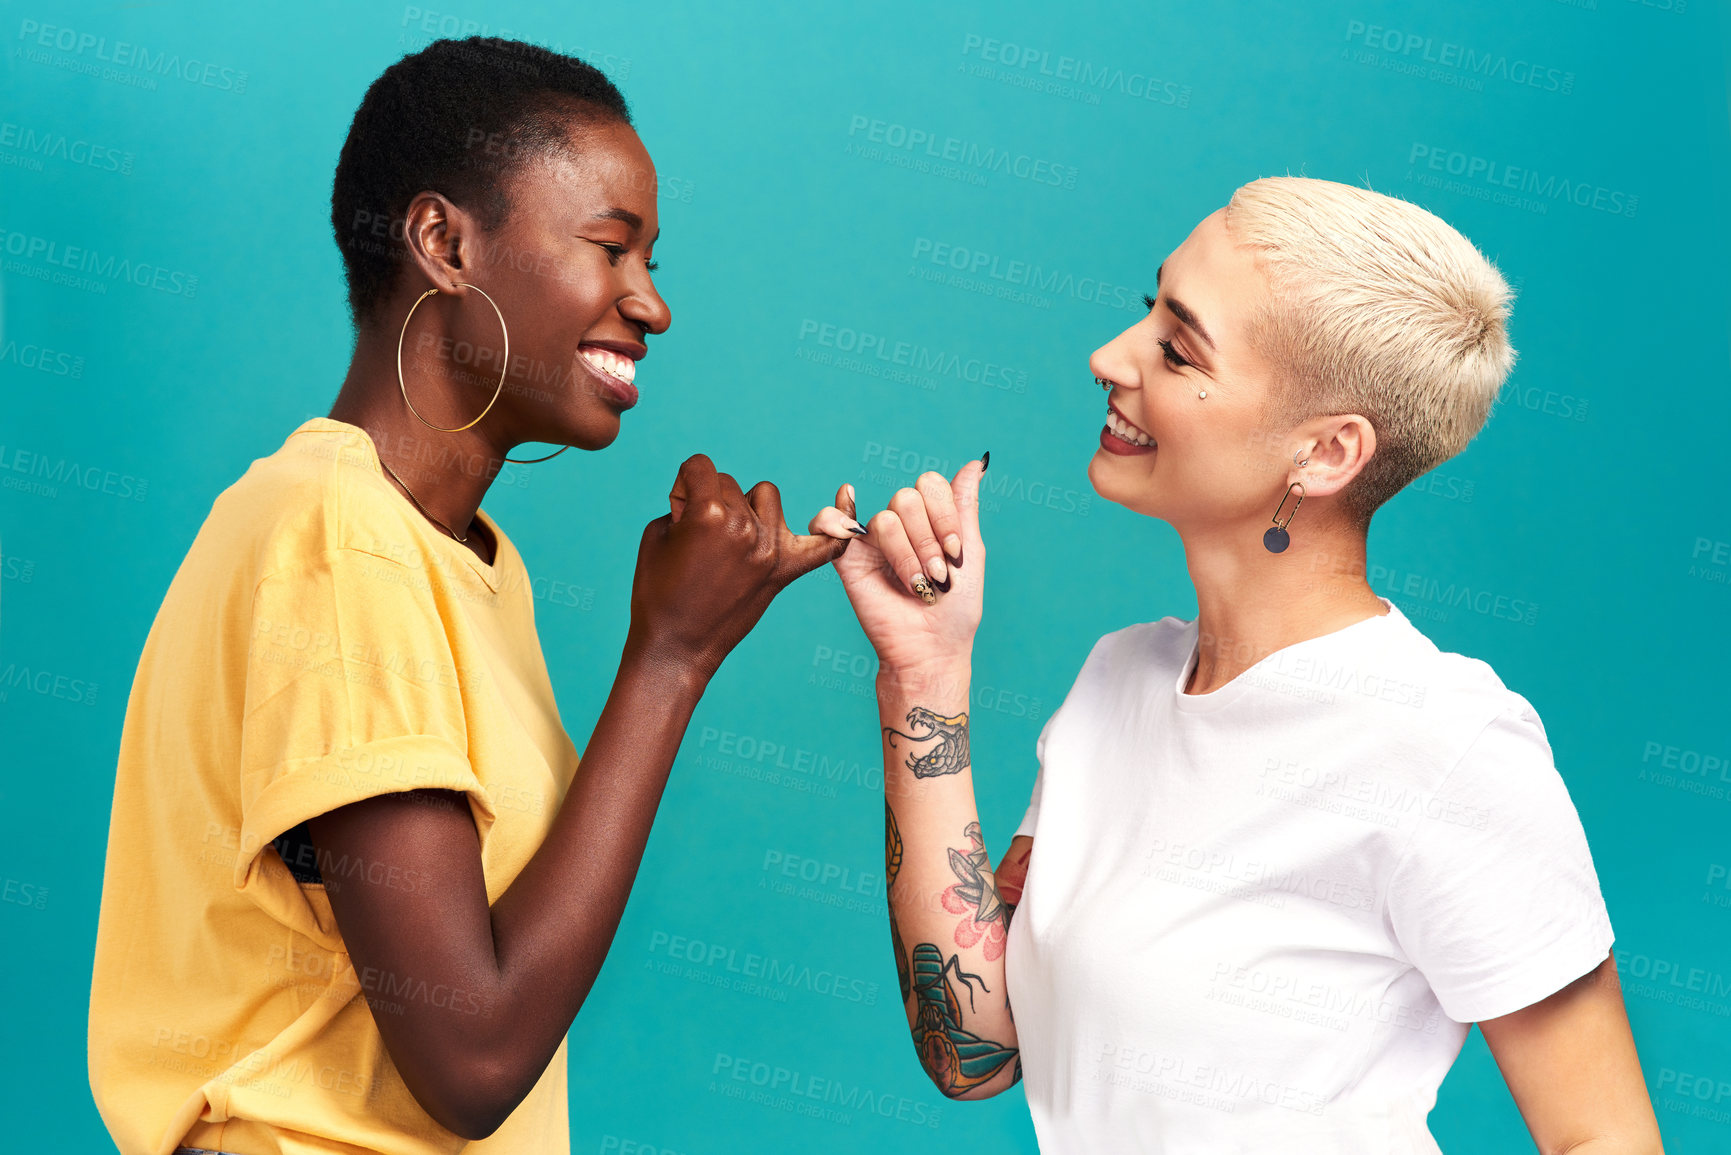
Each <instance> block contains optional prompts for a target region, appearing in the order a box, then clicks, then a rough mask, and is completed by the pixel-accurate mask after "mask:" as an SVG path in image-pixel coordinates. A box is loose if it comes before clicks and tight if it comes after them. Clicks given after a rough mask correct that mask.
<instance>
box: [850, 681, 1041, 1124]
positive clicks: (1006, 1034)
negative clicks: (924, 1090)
mask: <svg viewBox="0 0 1731 1155" xmlns="http://www.w3.org/2000/svg"><path fill="white" fill-rule="evenodd" d="M967 703H968V679H967V676H966V673H965V671H960V670H958V671H955V672H953V673H952V674H950V675H948V676H944V677H940V678H931V679H919V678H911V677H907V676H905V675H904V676H902V677H899V678H898V677H897V676H895V675H892V676H890V677H888V678H884V677H880V678H879V680H878V708H879V716H880V719H881V721H882V724H883V733H884V799H885V807H884V825H885V850H884V853H885V858H886V860H887V861H886V866H885V875H884V876H885V878H886V879H888V881H889V884H890V885H889V905H890V940H891V946H892V949H893V950H894V951H895V959H896V973H897V976H898V978H899V979H900V982H901V992H902V1000H903V1003H904V1005H905V1009H906V1011H907V1016H908V1029H909V1031H910V1032H911V1034H912V1036H913V1043H914V1050H915V1052H916V1053H917V1054H918V1055H919V1058H920V1064H921V1066H923V1067H924V1068H925V1071H926V1074H927V1075H928V1076H929V1077H930V1078H931V1080H932V1082H933V1083H934V1084H935V1085H936V1086H937V1088H938V1090H940V1091H942V1092H943V1093H944V1094H945V1095H947V1096H949V1097H950V1098H952V1099H982V1098H988V1097H990V1096H992V1095H995V1094H997V1093H998V1092H999V1091H1002V1090H1004V1089H1006V1088H1008V1087H1011V1086H1014V1085H1015V1083H1016V1081H1017V1080H1018V1079H1020V1078H1021V1077H1022V1064H1021V1059H1020V1057H1019V1055H1018V1053H1017V1046H1016V1025H1015V1022H1014V1020H1013V1019H1012V1017H1011V1015H1010V1004H1009V999H1008V997H1007V996H1006V994H1005V989H1004V942H1005V937H1006V934H1007V932H1008V930H1009V924H1010V907H1009V906H1008V905H1007V904H1006V903H1005V901H1004V898H1003V895H1002V893H1001V892H1000V890H999V888H998V883H997V879H996V877H995V876H994V874H993V871H992V867H991V862H990V859H989V858H988V857H987V854H986V850H985V840H984V837H983V835H982V834H981V831H980V822H979V813H978V811H977V810H976V808H975V804H974V780H973V770H972V768H971V766H970V765H969V762H968V755H967V750H968V716H967Z"/></svg>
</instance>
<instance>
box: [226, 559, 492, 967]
mask: <svg viewBox="0 0 1731 1155" xmlns="http://www.w3.org/2000/svg"><path fill="white" fill-rule="evenodd" d="M250 629H251V632H250V641H249V645H248V650H247V655H246V683H245V684H246V690H245V703H244V707H243V716H242V722H241V749H240V763H241V765H240V774H241V780H240V796H241V847H242V852H241V853H240V854H239V855H238V856H237V857H236V860H235V874H234V885H235V887H236V889H237V890H240V891H241V892H243V893H244V894H246V895H248V896H249V897H250V898H251V899H252V901H254V902H255V903H257V904H258V905H259V907H261V908H262V909H263V910H264V911H265V912H266V913H267V914H269V915H271V916H272V917H274V918H276V919H278V920H279V921H281V922H283V923H284V924H285V925H287V926H289V927H291V928H292V929H294V930H297V931H299V932H301V933H303V934H306V935H308V936H309V937H312V938H314V939H315V940H317V941H319V942H321V943H323V944H324V945H326V946H327V947H330V948H331V949H341V945H342V943H341V938H340V936H339V935H337V933H336V930H335V928H334V927H333V926H329V925H327V924H326V920H324V919H321V918H320V917H319V916H318V914H317V912H316V911H315V909H314V907H313V906H312V905H309V903H308V902H307V899H306V898H305V896H304V895H303V894H302V893H301V889H300V885H299V884H298V883H297V882H296V881H295V879H294V876H293V875H292V874H291V873H290V872H289V869H288V867H287V866H286V865H284V863H283V861H282V859H281V858H280V857H279V856H278V855H277V854H276V853H275V851H274V849H273V848H272V847H271V842H272V840H273V839H275V838H276V837H277V836H279V835H280V834H282V833H283V832H284V831H286V830H289V829H291V828H292V827H294V826H296V825H297V824H299V823H301V822H304V821H306V820H307V819H309V818H313V817H316V816H318V815H320V814H324V813H327V812H328V811H331V810H334V809H336V808H337V807H340V806H344V805H347V804H348V803H351V802H358V801H360V800H361V799H364V798H371V797H374V796H376V795H381V794H390V793H394V792H398V791H405V790H418V789H443V790H456V791H459V792H462V793H464V794H465V795H467V796H468V799H469V804H470V810H471V812H472V814H473V815H474V819H475V826H476V829H477V830H478V831H479V832H480V835H481V838H482V842H483V845H485V840H486V837H487V833H488V831H489V830H490V829H491V827H492V824H493V820H494V817H495V815H494V810H493V805H492V802H491V801H490V800H489V798H488V797H487V793H486V791H485V789H483V787H482V785H481V782H480V781H479V779H478V778H477V777H476V775H475V773H474V770H473V768H472V767H471V766H470V763H469V759H468V753H467V751H468V736H467V729H466V726H465V722H464V710H463V693H464V689H465V687H464V686H463V685H462V682H463V680H464V676H463V675H464V672H463V671H462V669H461V667H460V665H459V663H458V662H457V660H456V656H455V655H454V653H453V648H452V642H451V638H450V636H449V634H448V632H447V630H446V629H445V624H444V619H443V617H442V616H441V613H440V609H439V604H438V601H437V599H436V597H435V595H434V593H433V592H432V590H431V588H430V587H429V585H428V583H427V581H426V577H425V575H424V574H423V573H421V572H420V571H419V570H417V569H415V568H413V567H410V566H407V565H405V564H403V563H402V562H400V561H395V560H392V559H388V558H384V557H379V556H376V555H374V554H371V553H366V552H363V551H360V550H355V549H333V550H329V551H327V552H325V553H324V554H322V555H321V556H319V557H318V558H316V559H314V560H312V561H309V562H307V563H305V564H303V565H298V566H295V567H293V568H292V569H289V570H285V571H280V572H277V573H273V574H270V575H267V576H266V577H265V578H264V579H263V580H262V581H260V582H259V584H258V586H257V588H256V589H255V591H254V593H253V601H252V608H251V627H250Z"/></svg>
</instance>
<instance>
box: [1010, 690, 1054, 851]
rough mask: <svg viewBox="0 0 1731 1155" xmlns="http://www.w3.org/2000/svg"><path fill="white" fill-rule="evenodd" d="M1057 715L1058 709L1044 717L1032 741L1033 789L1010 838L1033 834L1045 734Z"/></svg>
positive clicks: (1043, 769) (1042, 777) (1043, 772)
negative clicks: (1034, 763) (1034, 764)
mask: <svg viewBox="0 0 1731 1155" xmlns="http://www.w3.org/2000/svg"><path fill="white" fill-rule="evenodd" d="M1058 709H1059V710H1061V709H1063V707H1062V706H1060V707H1059V708H1058ZM1057 716H1058V710H1053V711H1052V714H1051V716H1050V717H1048V718H1047V719H1046V724H1045V725H1044V726H1041V727H1040V736H1039V738H1038V739H1036V740H1035V742H1034V761H1035V762H1036V763H1037V764H1038V767H1039V768H1038V769H1036V770H1035V771H1034V789H1033V791H1032V793H1030V794H1029V796H1028V810H1027V812H1026V813H1025V814H1023V815H1022V824H1021V825H1020V826H1018V827H1016V833H1014V834H1013V835H1011V836H1010V837H1012V838H1020V837H1022V836H1023V835H1024V834H1025V835H1027V836H1028V837H1030V838H1032V837H1033V836H1034V823H1035V822H1036V820H1038V818H1039V817H1040V786H1041V784H1042V783H1043V782H1044V781H1045V779H1046V735H1047V734H1049V733H1051V730H1052V721H1053V719H1055V718H1056V717H1057Z"/></svg>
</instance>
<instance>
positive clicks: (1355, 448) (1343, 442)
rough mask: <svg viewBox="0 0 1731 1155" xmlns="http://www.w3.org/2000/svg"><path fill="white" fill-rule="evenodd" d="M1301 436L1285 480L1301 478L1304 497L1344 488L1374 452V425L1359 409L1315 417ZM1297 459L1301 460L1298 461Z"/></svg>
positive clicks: (1319, 495) (1290, 481)
mask: <svg viewBox="0 0 1731 1155" xmlns="http://www.w3.org/2000/svg"><path fill="white" fill-rule="evenodd" d="M1305 434H1306V435H1302V436H1300V438H1299V439H1298V443H1299V444H1300V445H1304V444H1307V443H1308V444H1309V445H1310V448H1309V449H1308V450H1303V449H1301V450H1299V452H1298V453H1297V455H1296V456H1295V458H1294V459H1293V460H1292V461H1289V462H1288V463H1287V465H1288V468H1289V470H1290V472H1289V475H1288V477H1287V482H1288V484H1290V483H1292V482H1294V481H1302V482H1304V495H1305V496H1306V497H1328V496H1331V495H1333V494H1336V493H1339V492H1340V491H1341V490H1343V489H1345V488H1346V487H1347V485H1348V484H1349V483H1350V482H1351V481H1352V479H1353V478H1355V477H1357V476H1358V475H1359V473H1360V472H1362V471H1363V470H1364V467H1365V466H1366V465H1368V464H1369V463H1370V459H1371V457H1373V456H1374V455H1375V454H1376V428H1375V427H1374V426H1372V425H1371V423H1370V419H1369V418H1368V417H1365V416H1364V415H1363V414H1360V413H1344V414H1336V415H1334V416H1331V417H1323V418H1318V419H1317V420H1316V421H1315V422H1313V423H1311V424H1310V425H1309V426H1308V428H1307V429H1306V430H1305ZM1299 462H1304V464H1303V465H1300V464H1299Z"/></svg>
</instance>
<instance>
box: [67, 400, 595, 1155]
mask: <svg viewBox="0 0 1731 1155" xmlns="http://www.w3.org/2000/svg"><path fill="white" fill-rule="evenodd" d="M410 483H411V484H413V481H412V479H411V482H410ZM477 516H478V517H479V518H480V520H481V521H482V522H483V523H484V524H485V525H486V526H487V528H488V529H490V530H491V531H492V534H493V538H494V540H495V541H496V542H497V543H498V544H497V552H496V555H495V557H494V564H493V565H491V566H488V565H486V564H484V563H483V562H482V561H481V559H480V558H479V557H477V556H476V555H475V554H474V552H473V551H471V550H470V549H469V548H468V547H467V546H465V545H462V544H459V543H458V542H456V541H454V540H452V539H451V538H449V537H446V536H445V535H444V534H443V533H442V532H441V531H440V530H438V529H437V528H435V527H434V526H433V525H431V524H430V523H429V522H428V521H427V520H426V519H425V518H424V517H423V516H422V515H421V514H420V513H419V512H418V511H417V510H416V509H415V508H414V507H413V506H412V505H411V504H410V503H409V502H408V501H407V500H406V499H405V498H404V497H403V496H402V494H401V493H399V492H398V491H397V490H396V489H395V488H393V487H392V485H391V483H390V481H389V480H387V479H386V477H385V475H384V474H383V473H382V472H381V470H380V467H379V463H378V454H377V452H376V450H375V448H374V446H373V442H372V439H371V438H370V437H369V436H368V435H367V433H366V432H365V431H364V430H362V429H360V428H359V427H357V426H354V425H349V424H347V423H345V422H341V421H335V420H331V419H329V418H322V417H321V418H314V419H312V420H309V421H307V422H306V423H305V424H303V425H302V426H301V427H300V428H299V429H296V430H295V431H294V432H293V433H292V434H290V435H289V437H288V439H287V440H286V441H285V442H284V443H283V446H282V448H281V449H279V450H277V451H276V452H275V453H273V454H271V455H270V456H269V457H265V458H261V459H259V460H257V461H255V462H253V464H252V465H251V467H250V468H248V469H247V471H246V473H245V474H244V475H243V476H242V477H241V478H240V480H238V481H237V482H235V483H234V484H233V485H232V486H230V487H229V488H228V489H227V490H225V491H224V492H223V493H222V494H221V495H220V496H219V497H218V498H217V499H216V501H215V503H214V504H213V505H212V507H211V511H210V516H209V517H207V518H206V519H205V522H204V525H203V526H202V527H200V529H199V532H198V536H197V537H196V539H195V540H194V541H193V543H192V548H191V549H190V550H189V551H188V553H187V555H186V559H185V560H184V561H183V562H182V563H181V566H180V569H179V570H178V572H176V574H175V576H174V580H173V582H172V583H171V584H170V586H169V589H168V593H167V595H166V596H165V597H164V599H163V603H162V608H161V609H160V610H159V611H158V613H157V616H156V620H155V622H154V623H153V624H152V626H151V629H150V633H149V636H148V637H147V639H146V641H145V644H144V652H143V654H142V656H141V657H140V659H139V663H138V673H137V676H136V678H135V679H134V681H133V685H132V693H131V696H130V698H129V699H128V701H127V705H126V720H125V724H124V729H123V731H122V735H121V745H120V758H119V766H118V770H117V773H116V777H115V784H114V809H113V815H112V820H111V823H110V826H109V832H108V857H107V863H106V867H105V870H104V874H103V889H102V911H101V916H100V922H99V925H98V929H97V935H96V959H95V968H94V975H93V978H92V983H91V992H90V1037H89V1042H90V1056H89V1063H90V1085H91V1090H92V1092H93V1093H94V1095H95V1098H96V1105H97V1107H98V1109H99V1110H100V1111H101V1113H102V1118H103V1121H104V1122H105V1123H106V1124H107V1126H108V1129H109V1131H110V1133H111V1134H112V1135H113V1137H114V1140H115V1142H116V1144H117V1145H118V1146H119V1147H120V1150H121V1151H122V1152H123V1153H124V1155H168V1153H169V1152H171V1151H172V1150H173V1149H174V1147H175V1146H176V1145H177V1144H180V1143H185V1144H187V1145H189V1146H199V1147H209V1148H216V1149H221V1150H226V1151H234V1152H240V1153H242V1155H279V1153H280V1155H302V1153H308V1152H321V1153H322V1152H333V1151H335V1152H361V1151H367V1152H382V1153H385V1155H428V1153H432V1152H439V1153H444V1152H454V1151H460V1150H467V1151H469V1152H472V1153H481V1152H486V1153H495V1152H499V1153H504V1152H509V1153H513V1155H515V1153H518V1152H521V1153H523V1155H529V1153H533V1155H543V1153H545V1152H550V1151H566V1150H568V1149H569V1132H568V1127H567V1114H566V1112H567V1105H566V1049H565V1045H564V1044H563V1043H561V1044H560V1047H559V1050H558V1052H557V1053H556V1054H555V1055H554V1058H553V1061H552V1063H551V1064H549V1066H548V1068H547V1070H546V1072H545V1073H544V1074H543V1075H542V1077H541V1079H540V1081H539V1082H538V1083H537V1084H536V1086H535V1089H534V1090H533V1091H532V1092H530V1094H529V1097H528V1098H527V1099H525V1100H524V1101H523V1103H522V1104H521V1105H520V1106H519V1107H518V1108H517V1110H516V1111H515V1112H514V1113H513V1114H512V1115H511V1117H510V1118H509V1119H508V1120H507V1121H506V1122H505V1124H504V1125H503V1126H502V1127H500V1129H499V1130H498V1131H497V1132H496V1133H494V1134H493V1135H492V1136H490V1137H489V1138H487V1139H486V1140H483V1141H480V1142H477V1143H472V1144H466V1143H465V1142H464V1141H463V1140H462V1139H461V1138H460V1137H458V1136H456V1135H454V1134H452V1133H451V1132H449V1131H447V1130H445V1128H443V1127H442V1126H440V1125H439V1124H438V1123H436V1122H434V1121H433V1119H432V1118H431V1117H430V1116H429V1115H428V1114H427V1113H426V1112H425V1111H423V1110H422V1109H421V1107H420V1105H419V1104H418V1103H417V1102H416V1101H415V1099H414V1097H413V1096H412V1095H411V1094H410V1093H409V1091H408V1089H407V1088H406V1087H404V1085H403V1082H402V1079H401V1077H400V1076H399V1075H398V1074H397V1070H396V1068H395V1066H394V1065H393V1064H392V1063H391V1059H390V1055H389V1053H388V1052H387V1051H386V1050H385V1047H384V1043H383V1040H382V1039H381V1038H380V1036H379V1032H378V1028H377V1027H376V1026H375V1024H374V1021H373V1008H372V1007H371V1006H369V1002H368V1000H372V1001H373V1002H375V1003H378V1004H379V1010H380V1011H381V1013H388V1012H391V1011H393V1010H397V1011H398V1012H399V1013H400V1006H401V1005H403V1004H407V1003H410V1002H411V1001H415V1000H425V1001H427V1002H431V1003H432V1004H433V1005H437V1006H454V1007H459V1008H473V1013H476V1014H491V1013H492V1011H491V1009H490V1008H488V1007H485V1006H483V1005H482V1004H481V1000H480V997H479V996H478V995H477V994H475V993H473V992H468V991H462V990H444V989H440V988H428V987H427V986H426V984H425V983H424V982H421V981H419V980H417V979H415V978H414V977H413V976H406V977H403V978H400V979H399V978H397V977H395V976H390V975H380V974H376V973H372V972H368V973H366V974H363V975H357V974H356V970H355V967H354V966H353V964H352V963H351V962H350V960H349V956H348V954H347V953H346V951H345V950H344V946H343V939H342V936H341V935H340V934H339V933H338V930H337V926H336V921H335V920H334V919H333V917H332V915H331V908H330V902H329V900H328V898H327V897H326V895H325V892H324V885H323V883H312V882H309V883H301V882H297V881H296V879H295V877H294V875H293V874H291V872H290V871H289V868H288V867H287V866H286V865H285V864H284V862H283V860H282V858H281V857H280V856H279V854H278V852H277V849H276V848H275V847H274V846H273V845H272V841H273V840H274V839H276V838H277V837H278V836H280V835H282V834H283V833H284V832H285V831H288V830H290V829H292V828H293V827H295V826H297V825H298V824H299V823H301V822H303V821H305V820H306V819H308V818H311V817H314V816H316V815H319V814H323V813H325V812H326V811H329V810H332V809H334V808H336V807H338V806H342V805H344V804H346V803H349V802H354V801H357V800H359V799H362V798H368V797H371V796H374V795H379V794H387V793H391V792H393V791H400V790H411V789H416V788H422V787H434V788H444V789H450V790H460V791H463V792H464V793H465V794H466V795H467V796H468V799H469V805H470V810H471V812H472V814H473V815H474V820H475V826H476V829H477V830H478V831H479V832H480V837H481V863H482V869H483V872H484V873H485V876H486V883H487V898H488V901H489V902H491V901H494V900H497V899H498V897H499V896H500V895H501V894H502V893H503V892H504V891H505V889H506V888H507V887H509V886H510V885H511V882H512V880H513V879H514V878H516V877H517V874H518V872H519V871H520V870H522V868H523V867H524V865H525V864H526V863H527V862H528V860H529V858H530V857H531V856H532V855H533V854H534V852H535V850H536V849H537V848H538V847H539V846H540V845H541V843H542V841H543V840H544V839H545V837H546V835H547V831H548V828H549V826H550V825H551V823H552V820H553V816H554V814H555V812H556V811H557V810H558V807H559V804H560V802H561V801H562V800H563V799H564V797H565V791H566V789H567V788H568V787H569V785H570V782H571V776H572V774H573V772H574V771H575V769H576V766H577V751H576V748H575V747H574V746H573V745H572V743H571V739H570V738H569V736H567V734H566V733H565V730H564V727H563V726H562V725H561V723H560V720H559V711H558V707H557V706H556V705H555V703H554V700H553V688H552V685H551V684H550V682H549V680H548V677H547V667H546V662H545V660H544V659H543V657H542V654H541V645H540V641H539V639H538V638H537V636H536V633H535V616H534V606H533V597H532V590H531V587H530V584H529V578H528V574H527V573H526V571H525V570H524V568H523V560H522V558H521V557H520V556H519V555H518V553H517V551H516V548H515V547H514V546H513V545H512V544H511V540H510V539H509V538H507V537H506V536H505V534H504V532H503V531H502V530H501V529H499V527H498V526H497V525H496V524H495V523H494V522H493V520H492V518H491V517H489V516H488V515H486V514H484V513H482V514H478V515H477ZM320 858H321V863H320V865H322V866H324V867H325V871H324V873H325V877H326V878H329V877H330V875H331V872H332V871H336V872H338V873H341V872H344V871H350V872H352V871H356V870H369V871H372V872H373V873H374V874H377V873H379V872H381V871H386V872H389V873H388V874H387V876H386V882H387V885H400V886H403V887H405V888H414V887H417V886H423V885H426V884H427V883H428V882H429V880H427V879H425V878H424V877H423V878H414V877H409V876H408V874H406V873H405V872H404V871H403V870H402V869H401V868H398V867H395V866H389V865H387V864H382V863H377V862H374V863H370V864H369V863H360V862H356V863H345V862H343V861H341V860H336V861H323V860H325V859H327V858H328V856H325V855H322V854H321V856H320ZM409 873H412V872H409ZM393 1004H397V1006H395V1007H393Z"/></svg>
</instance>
